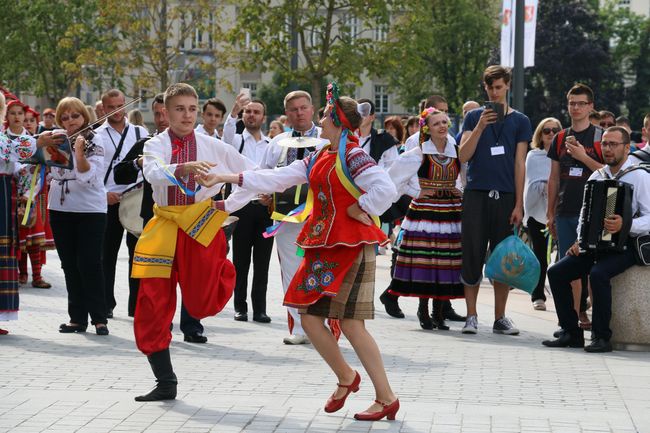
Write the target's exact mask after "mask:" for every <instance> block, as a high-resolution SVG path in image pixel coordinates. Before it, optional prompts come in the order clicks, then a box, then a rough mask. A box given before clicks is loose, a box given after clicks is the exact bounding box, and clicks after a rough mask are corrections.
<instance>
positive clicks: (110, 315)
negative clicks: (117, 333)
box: [106, 308, 113, 319]
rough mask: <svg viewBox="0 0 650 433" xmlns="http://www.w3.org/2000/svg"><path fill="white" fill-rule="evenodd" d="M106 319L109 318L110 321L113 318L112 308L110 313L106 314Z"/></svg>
mask: <svg viewBox="0 0 650 433" xmlns="http://www.w3.org/2000/svg"><path fill="white" fill-rule="evenodd" d="M106 318H108V319H112V318H113V309H112V308H111V309H110V310H108V312H107V313H106Z"/></svg>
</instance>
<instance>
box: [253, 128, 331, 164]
mask: <svg viewBox="0 0 650 433" xmlns="http://www.w3.org/2000/svg"><path fill="white" fill-rule="evenodd" d="M321 132H323V130H322V129H321V128H320V127H319V126H316V125H314V124H313V123H312V127H311V128H310V129H309V131H305V132H304V133H303V136H304V137H314V138H320V134H321ZM292 135H293V131H287V132H283V133H281V134H278V135H276V136H275V137H273V139H272V140H271V142H270V143H269V145H268V146H266V150H265V151H264V155H263V156H262V158H261V160H260V164H259V167H260V168H275V167H277V166H278V163H279V162H280V161H281V159H282V158H283V155H286V153H287V151H288V149H289V148H288V147H284V146H280V145H279V144H278V142H279V141H280V140H282V139H283V138H288V137H291V136H292ZM325 144H327V142H326V141H323V142H321V143H319V144H318V145H317V146H316V150H320V149H321V148H322V147H323V146H324V145H325Z"/></svg>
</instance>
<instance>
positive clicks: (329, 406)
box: [325, 371, 361, 413]
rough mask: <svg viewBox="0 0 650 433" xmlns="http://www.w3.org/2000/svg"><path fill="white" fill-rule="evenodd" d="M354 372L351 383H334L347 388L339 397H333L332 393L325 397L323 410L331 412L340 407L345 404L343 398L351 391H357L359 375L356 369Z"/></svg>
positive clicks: (359, 380)
mask: <svg viewBox="0 0 650 433" xmlns="http://www.w3.org/2000/svg"><path fill="white" fill-rule="evenodd" d="M354 374H355V376H354V380H353V381H352V383H351V384H349V385H341V384H340V383H337V384H336V386H340V387H341V388H347V391H346V392H345V395H344V396H343V397H341V398H334V394H332V395H331V396H330V398H328V399H327V403H325V412H327V413H332V412H336V411H337V410H339V409H341V408H342V407H343V405H344V404H345V399H346V398H348V395H350V393H351V392H357V391H359V384H360V383H361V376H359V372H358V371H355V372H354Z"/></svg>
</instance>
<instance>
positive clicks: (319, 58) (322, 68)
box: [225, 0, 391, 107]
mask: <svg viewBox="0 0 650 433" xmlns="http://www.w3.org/2000/svg"><path fill="white" fill-rule="evenodd" d="M390 4H391V2H390V1H388V2H387V1H380V0H325V1H323V2H310V1H301V0H284V1H276V0H262V1H251V0H249V1H243V2H240V4H239V10H238V14H237V20H236V22H235V25H234V27H233V29H232V30H231V31H230V32H229V33H228V40H229V41H230V42H231V48H230V49H229V50H227V53H226V54H225V56H226V57H227V58H229V59H230V60H231V61H232V63H233V64H235V65H237V66H238V67H239V68H240V69H241V70H244V71H259V72H264V71H269V70H271V71H277V72H279V76H280V77H281V82H282V85H284V86H287V85H289V84H290V83H309V92H310V93H311V95H312V98H313V100H314V105H315V106H316V107H319V106H320V105H321V98H322V97H323V94H321V86H322V82H323V81H324V80H326V79H328V78H331V79H335V80H337V81H339V82H342V83H350V84H360V76H361V73H362V72H363V70H364V67H365V66H367V65H368V62H369V61H370V60H371V59H373V58H374V57H373V56H372V54H373V52H374V50H375V49H376V46H377V42H375V40H374V37H373V36H374V29H376V28H380V27H382V26H386V24H387V22H388V11H389V9H388V8H389V6H390ZM353 20H356V23H357V26H354V25H353V23H354V21H353ZM294 56H296V59H297V61H296V62H295V64H294V66H295V68H292V58H294Z"/></svg>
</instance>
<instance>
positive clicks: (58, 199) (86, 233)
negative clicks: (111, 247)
mask: <svg viewBox="0 0 650 433" xmlns="http://www.w3.org/2000/svg"><path fill="white" fill-rule="evenodd" d="M89 121H90V116H89V114H88V110H86V107H85V106H84V104H83V102H81V101H80V100H79V99H77V98H70V97H68V98H63V99H62V100H61V101H59V104H58V105H57V107H56V124H57V125H59V126H60V127H62V128H63V129H65V133H66V135H67V136H68V137H70V136H73V135H74V134H76V133H78V132H79V131H81V130H82V129H85V128H86V127H87V126H88V122H89ZM71 146H72V157H73V158H74V168H72V169H67V168H61V167H52V170H51V175H52V182H51V183H50V191H49V197H48V198H49V200H48V209H49V211H50V224H51V226H52V232H53V233H54V243H55V244H56V251H57V252H58V254H59V258H60V260H61V267H62V268H63V274H64V276H65V285H66V289H67V291H68V314H69V316H70V320H69V321H68V322H66V323H62V324H61V325H60V326H59V332H61V333H76V332H86V328H87V327H88V315H90V318H91V323H92V324H93V325H95V331H96V333H97V335H108V327H107V326H106V324H107V317H106V313H107V309H106V300H105V296H104V269H103V265H102V250H103V242H104V231H105V229H106V210H107V203H106V190H105V189H104V145H103V143H102V140H101V137H100V136H99V135H97V134H93V133H92V132H90V131H88V133H82V134H78V135H76V138H75V139H74V140H73V141H72V143H71Z"/></svg>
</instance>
